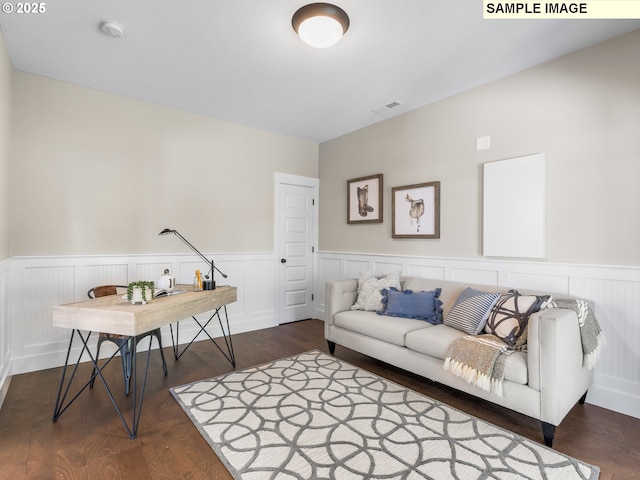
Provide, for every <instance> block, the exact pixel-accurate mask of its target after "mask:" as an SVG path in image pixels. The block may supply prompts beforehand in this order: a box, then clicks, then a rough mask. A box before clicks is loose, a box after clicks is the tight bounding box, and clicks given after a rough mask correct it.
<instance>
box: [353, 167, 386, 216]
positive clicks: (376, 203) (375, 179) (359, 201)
mask: <svg viewBox="0 0 640 480" xmlns="http://www.w3.org/2000/svg"><path fill="white" fill-rule="evenodd" d="M347 223H382V174H381V173H380V174H378V175H371V176H369V177H361V178H354V179H353V180H347Z"/></svg>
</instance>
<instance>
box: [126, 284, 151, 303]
mask: <svg viewBox="0 0 640 480" xmlns="http://www.w3.org/2000/svg"><path fill="white" fill-rule="evenodd" d="M154 290H155V284H154V282H146V281H138V282H131V283H130V284H129V285H127V300H129V301H130V302H131V303H140V302H142V304H143V305H144V304H145V303H147V302H149V301H151V299H152V298H153V294H154Z"/></svg>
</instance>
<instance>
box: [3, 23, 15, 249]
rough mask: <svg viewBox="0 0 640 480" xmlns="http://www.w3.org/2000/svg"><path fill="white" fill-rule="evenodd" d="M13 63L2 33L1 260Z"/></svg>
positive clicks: (6, 220) (6, 236)
mask: <svg viewBox="0 0 640 480" xmlns="http://www.w3.org/2000/svg"><path fill="white" fill-rule="evenodd" d="M11 70H12V68H11V61H10V60H9V55H8V53H7V49H6V47H5V44H4V39H3V37H2V32H1V31H0V260H3V259H5V258H8V257H9V255H10V249H9V205H10V202H9V199H10V192H9V165H10V161H9V155H10V141H11Z"/></svg>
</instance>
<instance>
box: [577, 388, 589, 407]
mask: <svg viewBox="0 0 640 480" xmlns="http://www.w3.org/2000/svg"><path fill="white" fill-rule="evenodd" d="M587 393H589V390H587V391H586V392H584V395H582V397H580V400H578V403H579V404H580V405H584V402H586V401H587Z"/></svg>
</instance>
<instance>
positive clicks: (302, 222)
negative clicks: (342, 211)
mask: <svg viewBox="0 0 640 480" xmlns="http://www.w3.org/2000/svg"><path fill="white" fill-rule="evenodd" d="M279 191H280V194H279V205H278V211H279V213H278V216H279V222H278V223H279V254H280V255H279V261H280V264H279V269H280V274H279V279H280V288H279V289H278V292H279V295H278V296H279V299H278V304H279V315H278V319H277V320H278V323H288V322H294V321H297V320H304V319H306V318H311V317H312V316H313V273H314V253H315V252H314V250H315V245H314V242H315V238H316V234H315V229H316V225H315V221H316V220H315V219H316V215H315V208H316V207H317V206H316V205H315V201H314V197H315V192H316V189H315V188H314V187H312V186H306V185H291V184H280V188H279Z"/></svg>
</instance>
